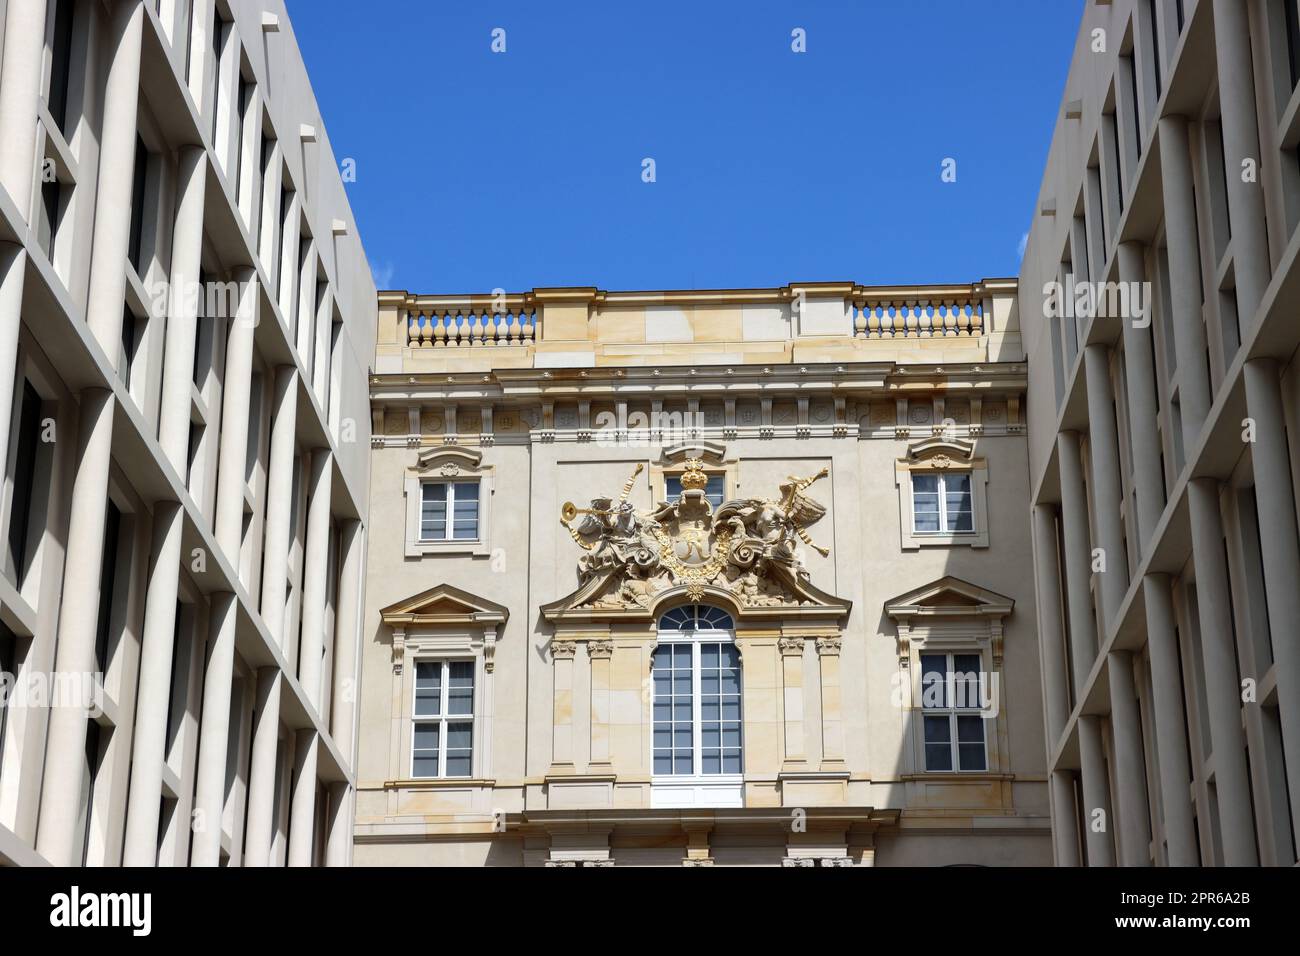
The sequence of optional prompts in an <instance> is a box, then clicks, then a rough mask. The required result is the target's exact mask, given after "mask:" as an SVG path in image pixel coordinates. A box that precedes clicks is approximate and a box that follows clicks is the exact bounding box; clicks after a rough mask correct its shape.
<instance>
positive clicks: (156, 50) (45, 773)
mask: <svg viewBox="0 0 1300 956" xmlns="http://www.w3.org/2000/svg"><path fill="white" fill-rule="evenodd" d="M0 28H2V29H3V36H2V38H0V42H2V46H0V51H2V52H0V434H3V435H4V436H5V438H6V440H5V442H4V444H3V445H0V474H2V475H3V478H4V485H3V498H2V499H0V504H2V507H0V540H3V542H4V547H3V548H2V549H0V672H3V675H4V678H3V680H4V685H5V686H4V687H3V690H4V691H5V693H4V694H3V695H2V696H0V863H18V864H29V863H40V862H49V863H53V864H81V863H85V864H92V865H116V864H127V865H153V864H159V865H184V864H196V865H217V864H221V865H227V864H229V865H238V864H249V865H266V864H284V863H288V864H291V865H307V864H312V863H321V862H325V863H331V864H346V863H348V862H349V860H350V853H351V820H352V801H353V785H354V783H355V772H354V765H355V744H356V737H355V734H354V726H355V710H356V709H355V706H354V703H355V700H356V693H355V683H356V665H357V656H358V653H359V643H358V633H359V630H358V628H359V621H360V619H359V613H360V595H361V588H362V577H363V574H364V548H365V543H364V542H365V513H366V505H367V498H368V487H367V480H368V472H369V448H368V442H369V418H368V414H367V409H366V403H367V391H366V371H367V368H368V366H369V363H370V360H371V357H372V355H373V353H374V328H375V315H376V304H375V289H374V285H373V282H372V280H371V278H370V272H369V269H368V267H367V265H366V260H365V256H364V253H363V251H362V248H361V244H360V240H359V238H358V236H357V231H356V227H355V223H354V221H353V218H352V215H351V213H350V211H349V207H348V201H347V198H346V196H345V194H344V187H343V183H342V180H341V176H340V173H339V165H338V163H339V160H338V158H337V157H335V155H334V154H333V152H332V151H331V149H330V145H329V141H328V139H327V138H326V135H325V131H324V129H323V128H322V126H321V119H320V113H319V110H318V107H317V105H316V102H315V99H314V97H313V95H312V91H311V86H310V84H309V83H308V80H307V75H306V72H305V69H304V66H303V62H302V58H301V56H300V54H299V52H298V49H297V45H296V43H295V41H294V37H293V33H292V31H291V29H290V26H289V22H288V19H287V17H286V14H285V10H284V6H283V4H282V3H280V2H278V0H271V2H255V0H153V2H141V0H107V2H94V3H91V2H75V0H0Z"/></svg>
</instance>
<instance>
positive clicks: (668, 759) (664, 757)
mask: <svg viewBox="0 0 1300 956" xmlns="http://www.w3.org/2000/svg"><path fill="white" fill-rule="evenodd" d="M672 772H673V756H672V754H671V753H668V752H663V753H660V752H658V751H656V752H655V773H665V774H671V773H672Z"/></svg>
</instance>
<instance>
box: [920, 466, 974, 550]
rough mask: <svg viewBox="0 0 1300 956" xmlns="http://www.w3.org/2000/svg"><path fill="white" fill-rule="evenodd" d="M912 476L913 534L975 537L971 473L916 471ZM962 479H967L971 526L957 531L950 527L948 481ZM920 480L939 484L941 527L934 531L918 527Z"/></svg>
mask: <svg viewBox="0 0 1300 956" xmlns="http://www.w3.org/2000/svg"><path fill="white" fill-rule="evenodd" d="M911 475H912V486H911V493H912V534H915V535H936V534H937V535H973V534H975V487H974V481H973V480H972V476H971V473H970V472H969V471H956V472H941V471H914V472H912V473H911ZM955 477H962V478H965V479H966V484H967V494H969V495H970V501H971V511H970V516H971V526H970V527H969V528H967V529H965V530H955V529H953V528H950V527H949V526H948V524H949V516H948V479H950V478H955ZM918 478H936V479H938V482H939V490H938V495H939V527H938V528H937V529H934V530H924V529H921V528H918V527H917V526H916V479H918Z"/></svg>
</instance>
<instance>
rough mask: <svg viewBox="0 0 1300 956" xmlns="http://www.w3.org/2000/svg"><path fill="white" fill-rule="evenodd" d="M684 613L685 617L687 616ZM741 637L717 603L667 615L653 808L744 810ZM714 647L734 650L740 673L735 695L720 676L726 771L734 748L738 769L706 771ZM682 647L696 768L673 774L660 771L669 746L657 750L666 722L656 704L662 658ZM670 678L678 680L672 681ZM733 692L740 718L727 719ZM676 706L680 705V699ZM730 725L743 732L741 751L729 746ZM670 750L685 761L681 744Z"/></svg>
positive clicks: (662, 629) (653, 738) (662, 628)
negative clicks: (707, 687)
mask: <svg viewBox="0 0 1300 956" xmlns="http://www.w3.org/2000/svg"><path fill="white" fill-rule="evenodd" d="M684 610H685V613H683V612H684ZM687 615H689V616H687ZM735 637H736V635H735V621H734V618H733V617H732V616H731V615H730V614H729V613H728V612H726V611H725V610H723V609H722V608H718V607H715V606H713V605H684V606H682V607H678V608H673V609H671V610H669V611H667V612H665V613H664V614H663V615H662V616H661V617H660V619H659V624H658V645H657V647H656V648H655V651H654V654H652V656H651V698H650V704H651V734H650V767H651V805H652V806H660V807H688V806H713V807H719V806H741V805H742V804H743V795H742V787H743V783H744V746H745V732H744V678H743V674H742V670H743V668H742V663H741V659H740V648H739V646H738V645H737V644H736V639H735ZM710 645H717V646H718V648H719V652H720V655H721V653H722V651H723V648H730V649H731V654H732V655H733V656H732V659H733V660H734V662H735V670H736V674H737V681H736V688H735V691H734V692H730V693H724V692H723V691H722V688H721V680H722V672H721V670H720V672H719V691H718V693H719V700H718V704H719V713H718V721H717V723H718V725H719V726H718V732H719V735H720V739H719V748H718V749H719V751H720V752H719V754H718V758H719V761H720V768H724V767H726V753H727V751H728V750H731V749H735V750H737V751H738V753H737V754H736V757H737V758H738V763H737V765H736V766H734V767H733V768H727V769H719V770H716V771H710V770H708V769H706V754H705V750H706V748H705V745H704V732H705V726H704V725H705V720H704V716H703V714H704V707H705V694H704V680H705V676H706V675H705V668H704V666H703V665H704V657H705V653H706V649H707V648H708V647H709V646H710ZM682 647H687V648H689V649H690V702H691V750H690V754H691V768H690V772H689V773H686V772H682V771H679V770H678V769H677V767H675V766H674V767H673V768H672V770H671V771H670V772H666V773H665V772H662V771H658V772H656V769H657V768H656V761H655V757H656V754H658V755H660V756H661V757H662V754H663V748H662V747H661V746H660V747H656V744H658V743H659V742H660V740H661V739H662V738H661V737H659V736H658V734H657V731H659V732H662V726H661V724H662V721H659V720H657V719H656V717H657V713H656V711H657V708H656V704H661V703H663V701H662V700H661V698H660V696H659V687H660V683H661V682H660V680H659V678H658V675H659V674H660V673H662V669H660V668H659V667H658V666H657V663H656V658H657V656H658V655H659V654H660V653H661V652H663V651H664V650H665V649H677V648H682ZM673 669H676V668H673ZM725 669H730V668H725ZM669 679H670V680H672V678H671V677H670V678H669ZM733 694H734V697H735V701H736V705H737V706H736V711H735V714H736V716H735V718H734V719H724V714H725V711H724V705H725V703H726V700H725V698H727V697H731V696H733ZM674 702H676V697H675V696H674ZM730 723H734V724H735V725H736V726H735V730H736V731H737V733H738V738H737V743H736V746H735V748H731V747H727V746H725V745H724V741H725V738H723V737H722V736H721V735H722V734H723V733H724V727H725V725H727V724H730ZM675 730H676V727H675V726H674V723H673V722H672V720H671V718H670V722H669V731H668V732H669V733H670V734H671V733H674V732H675ZM674 743H675V742H674ZM669 752H670V755H671V757H672V758H673V759H674V762H676V759H679V758H678V757H677V750H676V748H675V746H674V747H673V749H671V750H670V751H669Z"/></svg>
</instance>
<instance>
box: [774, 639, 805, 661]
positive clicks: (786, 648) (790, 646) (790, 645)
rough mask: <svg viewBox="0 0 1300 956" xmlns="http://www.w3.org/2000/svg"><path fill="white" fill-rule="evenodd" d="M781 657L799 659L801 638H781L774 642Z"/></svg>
mask: <svg viewBox="0 0 1300 956" xmlns="http://www.w3.org/2000/svg"><path fill="white" fill-rule="evenodd" d="M776 646H777V648H778V649H779V650H780V651H781V656H782V657H801V656H802V655H803V638H802V637H783V638H780V639H779V640H778V641H777V642H776Z"/></svg>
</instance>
